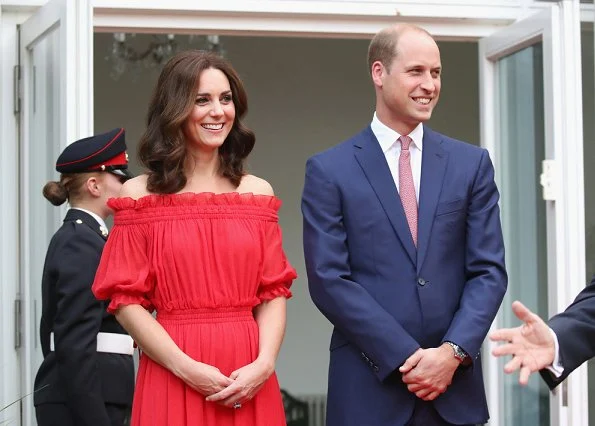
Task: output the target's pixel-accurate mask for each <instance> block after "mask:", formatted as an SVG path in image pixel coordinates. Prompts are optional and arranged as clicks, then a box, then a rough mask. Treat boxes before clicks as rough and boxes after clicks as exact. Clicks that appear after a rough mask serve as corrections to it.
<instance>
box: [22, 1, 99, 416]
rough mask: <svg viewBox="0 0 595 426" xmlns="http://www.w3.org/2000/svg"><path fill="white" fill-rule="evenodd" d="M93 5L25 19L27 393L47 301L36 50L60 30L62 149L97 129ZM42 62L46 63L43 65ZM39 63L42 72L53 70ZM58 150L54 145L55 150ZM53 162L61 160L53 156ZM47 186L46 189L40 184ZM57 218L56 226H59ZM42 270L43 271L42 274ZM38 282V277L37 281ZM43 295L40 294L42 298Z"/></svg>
mask: <svg viewBox="0 0 595 426" xmlns="http://www.w3.org/2000/svg"><path fill="white" fill-rule="evenodd" d="M91 10H92V9H91V8H90V7H89V3H88V2H87V1H86V0H50V1H49V2H47V3H46V4H45V5H44V6H42V7H41V8H39V9H38V10H37V11H36V12H35V13H33V14H32V15H31V17H30V18H29V19H27V21H25V22H23V23H22V24H21V33H20V34H21V43H20V46H21V52H20V58H21V71H22V78H21V82H22V93H21V105H22V108H21V122H20V129H21V139H20V177H19V182H20V192H19V194H18V195H19V199H20V203H19V206H20V215H19V223H20V225H19V231H20V238H19V242H20V244H19V253H20V280H19V281H20V293H21V296H22V300H23V303H22V317H21V318H22V329H21V331H22V334H23V338H22V347H21V349H20V351H21V352H20V366H19V369H20V371H21V374H22V381H21V394H22V395H29V394H31V393H32V392H33V391H34V389H33V381H34V377H35V374H36V372H37V369H36V367H37V366H36V364H37V362H36V361H35V360H37V359H40V357H41V355H40V353H41V348H40V345H39V344H37V343H38V339H39V336H38V325H39V324H38V323H39V319H40V313H41V300H37V301H36V303H35V302H34V300H35V299H36V298H35V296H34V295H35V294H37V293H38V292H33V291H32V288H33V286H35V285H37V286H39V283H37V282H35V283H32V282H31V269H32V268H31V265H32V264H33V263H32V262H35V265H36V270H40V268H41V265H40V264H39V262H43V259H31V258H30V253H31V245H32V244H33V243H32V238H31V237H32V236H31V235H30V228H31V226H30V223H31V221H34V220H36V218H35V213H36V212H32V211H30V209H29V208H28V206H29V201H28V200H29V199H31V198H32V197H38V196H39V192H36V193H30V182H29V176H30V174H31V173H30V165H29V163H28V161H27V159H28V158H30V155H31V154H32V153H33V152H35V149H36V146H35V143H36V141H35V140H31V137H30V126H31V125H32V124H35V123H33V122H32V115H33V112H32V111H33V105H32V102H31V100H32V99H33V96H32V94H33V93H34V90H35V84H34V78H35V75H34V73H33V69H32V67H33V65H34V64H33V62H32V60H33V59H32V54H31V49H33V48H34V47H35V46H36V45H37V43H39V42H40V41H41V40H43V39H44V37H45V36H46V35H47V34H50V33H52V32H54V31H57V32H58V42H57V47H56V48H57V49H58V55H57V56H58V69H59V72H60V77H59V79H60V84H59V88H55V89H56V92H57V96H58V98H59V103H58V104H59V107H58V108H59V113H58V117H59V119H58V123H55V125H56V126H57V128H58V132H57V134H58V136H57V140H54V139H50V140H51V141H52V142H51V143H54V144H56V145H59V146H57V147H56V148H57V149H60V150H61V149H62V148H64V147H65V146H66V145H67V144H68V143H71V142H73V141H74V140H77V139H80V138H82V137H83V136H88V134H90V133H91V132H92V130H93V96H92V95H93V86H92V72H93V66H92V65H93V55H92V52H93V44H92V40H93V38H92V33H93V28H92V19H91ZM37 66H38V67H40V66H42V65H40V64H37ZM51 71H52V70H50V71H47V70H45V69H43V68H38V69H37V70H36V72H37V73H44V72H51ZM52 151H53V150H52ZM47 161H48V162H50V164H51V163H53V162H54V161H55V159H53V158H48V159H47ZM40 189H41V188H40ZM57 226H58V223H55V224H54V226H53V228H54V229H55V228H57ZM38 238H39V240H38V241H35V244H40V245H43V246H44V247H46V246H47V244H48V243H49V241H46V240H45V235H43V236H41V235H40V236H38ZM38 275H40V274H38ZM36 281H37V280H36ZM37 299H39V297H37ZM32 401H33V398H32V397H29V398H27V399H26V400H24V401H23V410H22V413H23V423H24V424H25V425H33V424H35V414H34V411H33V403H32Z"/></svg>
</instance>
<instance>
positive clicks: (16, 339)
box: [14, 297, 22, 349]
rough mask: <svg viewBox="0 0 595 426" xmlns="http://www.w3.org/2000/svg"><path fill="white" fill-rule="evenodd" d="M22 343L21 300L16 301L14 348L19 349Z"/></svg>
mask: <svg viewBox="0 0 595 426" xmlns="http://www.w3.org/2000/svg"><path fill="white" fill-rule="evenodd" d="M21 343H22V333H21V298H20V297H17V298H16V299H15V300H14V348H15V349H19V348H20V347H21Z"/></svg>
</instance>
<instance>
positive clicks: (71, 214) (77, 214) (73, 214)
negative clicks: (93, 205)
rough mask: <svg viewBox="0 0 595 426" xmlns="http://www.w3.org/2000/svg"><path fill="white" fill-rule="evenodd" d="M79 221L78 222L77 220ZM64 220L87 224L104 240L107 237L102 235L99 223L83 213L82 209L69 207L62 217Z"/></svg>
mask: <svg viewBox="0 0 595 426" xmlns="http://www.w3.org/2000/svg"><path fill="white" fill-rule="evenodd" d="M77 221H80V222H77ZM64 222H77V223H81V224H83V223H84V224H85V225H87V226H88V227H89V228H91V229H92V230H93V231H95V232H96V233H97V235H99V236H100V237H101V238H102V239H103V240H104V241H106V240H107V237H104V236H103V234H102V233H101V229H100V225H99V223H98V222H97V221H96V220H95V219H94V218H93V216H91V215H90V214H88V213H85V212H84V211H82V210H77V209H69V210H68V212H67V213H66V217H64Z"/></svg>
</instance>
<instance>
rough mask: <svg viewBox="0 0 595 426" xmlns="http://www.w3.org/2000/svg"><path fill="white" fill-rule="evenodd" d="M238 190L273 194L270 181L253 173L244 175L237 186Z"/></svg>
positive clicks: (257, 193)
mask: <svg viewBox="0 0 595 426" xmlns="http://www.w3.org/2000/svg"><path fill="white" fill-rule="evenodd" d="M238 192H252V193H253V194H256V195H275V191H274V190H273V187H272V186H271V184H270V183H268V182H267V181H266V180H264V179H262V178H259V177H258V176H254V175H245V176H244V177H242V182H240V186H239V187H238Z"/></svg>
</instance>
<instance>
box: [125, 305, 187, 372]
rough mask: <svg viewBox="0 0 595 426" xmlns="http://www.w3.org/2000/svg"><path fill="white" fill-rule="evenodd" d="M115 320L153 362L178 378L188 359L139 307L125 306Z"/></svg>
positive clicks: (148, 314)
mask: <svg viewBox="0 0 595 426" xmlns="http://www.w3.org/2000/svg"><path fill="white" fill-rule="evenodd" d="M116 319H117V320H118V322H119V323H120V324H121V325H122V327H124V328H125V329H126V331H127V332H128V333H129V334H130V335H131V336H132V338H133V339H134V341H135V342H136V344H137V345H138V347H139V348H140V349H141V350H142V351H143V352H144V353H145V354H146V355H148V356H149V357H150V358H151V359H152V360H153V361H155V362H156V363H158V364H160V365H161V366H163V367H165V368H167V369H168V370H170V371H171V372H172V373H174V374H175V375H176V376H178V377H182V376H183V370H184V367H185V366H186V364H188V361H189V360H190V357H188V355H186V354H185V353H184V352H183V351H182V350H181V349H180V348H179V347H178V346H177V345H176V344H175V342H174V341H173V340H172V338H171V337H170V335H169V334H168V333H167V332H166V331H165V329H164V328H163V327H162V326H161V324H159V323H158V322H157V320H155V318H153V316H152V315H151V314H150V313H149V312H147V311H146V310H145V309H144V308H143V307H142V306H140V305H125V306H122V307H121V308H120V309H118V311H117V312H116Z"/></svg>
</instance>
